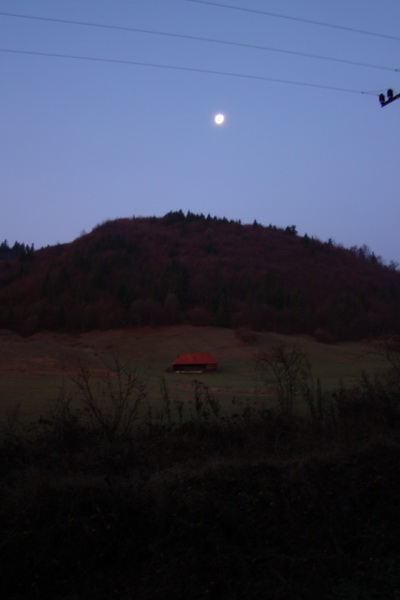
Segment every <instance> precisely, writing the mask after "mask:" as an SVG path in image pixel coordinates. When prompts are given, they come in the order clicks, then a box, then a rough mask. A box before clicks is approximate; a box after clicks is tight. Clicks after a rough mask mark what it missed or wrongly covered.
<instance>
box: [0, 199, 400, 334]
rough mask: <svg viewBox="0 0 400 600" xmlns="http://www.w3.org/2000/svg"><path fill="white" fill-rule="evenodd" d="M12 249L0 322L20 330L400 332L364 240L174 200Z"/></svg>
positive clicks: (391, 271)
mask: <svg viewBox="0 0 400 600" xmlns="http://www.w3.org/2000/svg"><path fill="white" fill-rule="evenodd" d="M22 246H23V245H22ZM23 248H24V252H20V253H19V254H18V253H7V252H4V253H2V255H1V256H0V286H1V287H0V328H7V329H14V330H16V331H19V332H20V333H22V334H24V335H29V334H32V333H34V332H36V331H38V330H41V329H50V330H65V331H86V330H91V329H107V328H114V327H127V326H131V327H137V326H140V327H141V326H148V325H151V326H155V325H163V324H174V323H190V324H194V325H200V326H205V325H215V326H222V327H235V328H239V327H248V328H249V329H254V330H264V331H279V332H284V333H309V334H313V335H316V336H317V337H319V338H320V339H321V341H327V342H329V341H334V340H342V339H351V338H361V337H368V336H377V335H382V334H389V333H390V334H394V333H400V313H399V309H398V307H399V300H400V272H399V271H397V270H396V269H395V268H394V267H393V266H385V265H383V264H382V262H381V260H380V259H379V258H377V257H376V256H375V255H374V254H373V253H372V252H371V251H370V250H369V249H368V248H366V247H363V248H357V247H354V248H350V249H346V248H343V247H341V246H338V245H336V244H335V243H334V242H332V241H331V240H330V241H328V242H321V241H319V240H318V239H315V238H313V237H309V236H307V235H304V236H299V235H297V232H296V228H295V227H294V226H288V227H286V228H283V229H282V228H277V227H274V226H268V227H264V226H261V225H260V224H258V223H257V222H254V223H253V224H252V225H243V224H241V223H240V222H238V221H228V220H227V219H220V218H215V217H210V216H207V217H205V216H204V215H196V214H192V213H187V214H186V215H185V214H184V213H183V212H182V211H176V212H170V213H168V214H166V215H165V216H164V217H161V218H157V217H149V218H132V219H128V218H126V219H117V220H114V221H107V222H105V223H103V224H101V225H98V226H97V227H95V228H94V229H93V231H92V232H91V233H89V234H87V235H84V236H81V237H80V238H78V239H77V240H75V241H74V242H72V243H70V244H63V245H61V244H60V245H57V246H52V247H47V248H44V249H41V250H37V251H33V249H31V250H30V249H28V248H27V247H23ZM28 250H29V251H28Z"/></svg>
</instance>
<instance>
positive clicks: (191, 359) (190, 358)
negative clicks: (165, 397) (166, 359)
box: [172, 352, 218, 373]
mask: <svg viewBox="0 0 400 600" xmlns="http://www.w3.org/2000/svg"><path fill="white" fill-rule="evenodd" d="M217 367H218V363H217V361H216V360H215V359H214V358H213V357H212V356H211V354H208V352H201V353H195V354H178V356H177V357H176V359H175V360H174V362H173V363H172V369H173V371H174V373H205V372H210V371H216V370H217Z"/></svg>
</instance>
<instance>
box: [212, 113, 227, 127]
mask: <svg viewBox="0 0 400 600" xmlns="http://www.w3.org/2000/svg"><path fill="white" fill-rule="evenodd" d="M224 121H225V115H223V114H221V113H218V114H217V115H215V117H214V123H215V124H216V125H222V123H223V122H224Z"/></svg>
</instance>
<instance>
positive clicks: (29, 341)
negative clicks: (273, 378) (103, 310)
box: [0, 326, 386, 420]
mask: <svg viewBox="0 0 400 600" xmlns="http://www.w3.org/2000/svg"><path fill="white" fill-rule="evenodd" d="M279 342H284V343H286V344H289V345H290V344H298V345H299V346H300V347H301V348H302V349H303V351H304V352H305V353H306V355H307V356H308V358H309V360H310V363H311V366H312V373H313V376H314V378H319V379H320V381H321V386H322V389H323V390H325V391H329V390H333V389H336V388H337V387H338V386H339V385H340V384H341V383H343V385H345V386H351V385H352V384H354V383H356V382H357V381H358V379H359V378H360V375H361V372H362V371H363V370H364V371H367V372H368V373H369V374H374V373H375V372H379V371H381V370H382V369H383V368H384V367H385V366H386V365H385V361H384V359H383V357H382V356H381V355H380V354H379V353H378V352H377V350H376V347H374V345H373V344H367V343H355V342H346V343H341V344H335V345H327V344H321V343H318V342H316V341H315V340H314V339H313V338H311V337H306V336H304V337H293V336H282V335H279V334H273V333H258V334H257V335H256V341H255V343H252V344H251V345H248V344H244V343H243V342H242V341H241V340H240V339H239V338H238V336H237V335H236V334H235V332H234V331H232V330H230V329H221V328H214V327H205V328H201V327H192V326H174V327H163V328H145V329H122V330H110V331H95V332H89V333H82V334H75V335H68V334H55V333H39V334H35V335H34V336H31V337H29V338H23V337H19V336H17V335H16V334H14V333H11V332H2V334H1V335H0V358H2V364H1V365H0V402H1V403H0V419H1V418H3V419H4V418H6V417H7V415H9V414H10V412H12V411H13V410H14V409H15V407H16V406H19V411H20V416H21V418H23V419H24V420H35V419H37V418H39V417H40V415H41V414H43V413H46V411H48V409H49V407H50V406H51V405H52V404H53V403H54V401H55V400H56V399H57V397H58V396H59V395H60V390H64V391H65V390H67V392H68V393H73V392H74V385H73V384H72V382H71V379H72V378H73V377H74V375H75V374H76V372H77V369H78V364H85V365H86V366H87V367H88V369H89V370H90V372H91V373H92V375H93V378H94V379H95V380H96V379H97V380H98V381H99V382H100V383H101V379H102V377H104V375H105V371H106V369H105V364H109V362H110V361H111V360H113V358H115V357H118V358H119V359H121V360H123V361H128V362H129V364H131V365H134V366H135V368H137V371H138V374H139V376H140V377H141V378H143V380H144V381H146V382H147V396H148V401H149V403H150V405H151V406H152V407H154V409H155V410H156V409H157V407H158V405H159V402H160V380H161V379H162V378H164V380H165V383H166V385H167V387H168V390H169V394H170V398H171V401H172V402H175V403H176V402H182V403H183V404H184V410H185V411H186V413H187V414H188V413H189V412H190V411H191V403H192V400H193V383H192V382H193V381H194V380H197V381H201V382H202V383H204V384H205V385H206V386H207V387H208V388H210V390H211V392H212V394H213V395H215V396H216V397H217V398H218V401H219V402H220V403H221V406H222V407H223V408H224V409H225V410H227V411H228V412H229V410H235V406H234V405H236V404H237V403H239V404H240V403H245V402H251V403H256V404H261V403H262V404H263V405H265V406H271V407H273V406H274V402H275V398H274V392H273V384H272V382H271V386H268V385H265V383H264V382H261V381H260V379H259V377H258V376H257V373H256V372H255V366H254V358H255V356H256V355H257V354H258V353H259V352H262V351H265V350H268V349H270V348H271V347H273V346H274V345H275V344H277V343H279ZM180 352H209V353H211V354H212V355H213V357H214V358H215V359H216V360H217V362H218V365H219V368H218V371H217V372H215V373H209V374H174V373H170V372H168V367H169V366H170V365H171V363H172V362H173V360H174V359H175V358H176V356H177V354H179V353H180ZM232 402H233V406H232Z"/></svg>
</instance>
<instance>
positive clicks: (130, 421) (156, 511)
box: [0, 346, 400, 600]
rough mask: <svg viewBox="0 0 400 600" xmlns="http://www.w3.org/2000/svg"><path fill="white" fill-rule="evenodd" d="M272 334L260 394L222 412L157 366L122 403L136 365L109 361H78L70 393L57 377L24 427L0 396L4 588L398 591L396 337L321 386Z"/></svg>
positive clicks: (199, 388) (399, 386)
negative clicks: (382, 365) (374, 359)
mask: <svg viewBox="0 0 400 600" xmlns="http://www.w3.org/2000/svg"><path fill="white" fill-rule="evenodd" d="M275 352H276V354H275V357H272V358H273V361H272V362H271V354H270V355H269V356H268V357H266V356H264V359H267V358H268V361H269V362H268V361H267V362H265V360H264V365H263V368H264V370H267V369H269V368H270V367H271V366H273V367H275V369H277V367H281V368H280V369H278V370H277V372H278V377H276V376H275V384H276V386H277V391H278V395H277V403H276V405H275V407H274V408H268V409H267V408H265V407H262V406H261V405H260V406H259V407H258V408H257V407H256V406H253V407H252V406H250V405H249V404H246V403H243V404H242V405H238V406H237V411H236V413H235V414H231V415H229V416H227V415H224V413H223V411H222V410H221V406H220V404H219V402H218V400H217V399H216V398H215V396H214V395H213V393H212V392H211V390H210V389H209V388H208V387H207V386H206V385H205V384H204V383H202V382H200V381H198V382H197V383H195V384H194V386H193V406H194V412H193V414H192V415H191V416H190V418H189V416H188V415H186V416H185V415H184V414H183V412H182V410H181V405H180V404H179V403H174V402H172V401H171V397H170V393H169V389H168V385H167V384H166V383H165V381H164V385H163V386H161V388H160V405H159V409H158V410H157V411H156V412H155V411H151V410H147V412H146V415H147V416H146V418H145V419H141V420H140V421H139V420H138V419H136V417H137V414H138V411H139V407H140V406H142V408H143V405H144V406H145V404H146V397H145V389H144V387H143V381H142V379H141V378H140V376H138V375H137V374H136V373H135V372H134V371H132V370H131V369H130V368H129V366H127V365H126V364H124V363H122V362H120V361H117V362H116V364H115V365H114V366H113V369H114V370H113V377H110V378H108V379H106V380H105V381H104V382H103V384H102V386H101V387H98V385H97V383H98V382H97V381H96V379H93V378H92V376H91V373H90V371H88V370H86V369H85V366H84V365H82V368H81V370H80V371H79V372H78V374H77V375H76V376H75V377H74V383H75V386H76V395H75V397H74V400H75V403H73V402H72V398H71V397H70V396H69V395H68V394H67V393H65V394H60V396H59V397H58V399H57V401H56V402H55V403H54V404H53V406H52V409H51V411H49V413H48V414H46V415H43V417H42V419H41V422H40V423H39V422H38V423H32V424H31V426H30V427H29V429H28V430H25V431H22V432H21V431H20V430H19V427H18V418H17V414H16V413H15V414H14V415H11V414H9V418H8V420H7V421H6V422H4V423H3V435H2V440H1V445H2V448H1V454H0V456H1V462H0V472H1V481H2V489H3V493H2V496H1V501H0V502H1V504H0V509H1V512H0V519H1V529H2V532H3V536H2V544H1V550H0V552H1V565H2V577H1V579H0V589H1V591H2V592H3V595H4V597H7V598H8V599H15V600H17V599H18V600H22V599H24V600H25V599H27V598H41V599H46V598H49V599H50V598H51V599H52V600H54V599H59V600H73V599H78V598H79V599H84V600H86V599H87V600H89V598H90V599H92V598H96V599H100V600H101V599H104V600H105V599H109V598H121V599H126V600H128V599H133V598H134V599H138V600H150V599H151V600H158V599H160V600H161V599H163V600H164V599H165V598H174V599H184V598H185V600H186V599H187V598H195V599H203V598H215V599H218V600H221V599H222V600H223V599H225V598H226V599H228V598H229V599H230V600H231V599H238V600H239V599H242V598H271V599H274V600H283V599H284V600H299V599H304V600H313V599H315V600H317V599H318V600H320V599H321V598H324V599H326V600H330V599H331V600H342V599H345V600H347V599H349V600H350V599H353V598H354V599H365V600H367V599H368V600H372V599H375V598H376V599H377V598H393V599H396V598H399V589H400V572H399V570H398V564H399V561H400V542H399V539H400V526H399V524H398V523H399V520H398V518H397V513H398V506H399V502H400V368H399V364H400V363H399V361H398V354H397V353H394V352H389V353H388V355H387V358H388V359H389V365H388V370H387V371H386V372H385V373H384V374H381V375H379V376H375V377H371V376H368V375H367V374H366V373H364V374H363V375H362V377H361V379H360V381H359V382H358V384H357V385H355V386H353V387H352V388H348V389H346V388H344V387H339V388H338V389H337V390H336V392H335V393H334V394H329V395H327V394H325V393H323V392H322V391H321V389H320V387H319V386H318V382H315V381H313V380H312V379H310V378H309V377H308V376H307V369H306V366H307V365H306V363H305V362H304V359H305V356H304V354H303V353H302V350H301V349H298V348H295V347H293V346H292V347H282V346H280V347H278V346H277V347H276V348H275ZM291 357H292V358H293V357H294V358H296V360H295V361H294V363H293V362H290V360H288V359H290V358H291ZM261 358H262V356H261ZM261 362H262V361H261ZM285 364H287V365H288V369H287V371H285V367H284V365H285ZM293 364H294V365H295V368H294V367H293ZM299 365H300V367H301V368H300V369H299V368H298V367H299ZM286 376H288V377H289V379H287V377H286ZM279 378H280V379H279ZM285 381H286V383H287V382H289V385H286V384H285ZM279 386H281V387H280V388H279ZM279 390H280V391H279ZM292 392H294V393H293V395H291V394H292ZM300 393H301V394H302V397H303V400H304V401H305V402H306V406H307V407H308V410H307V412H306V413H305V412H304V411H303V412H302V413H301V414H300V413H298V412H297V411H296V405H297V401H298V397H299V394H300ZM279 394H281V395H279ZM77 400H79V403H78V404H77V403H76V401H77Z"/></svg>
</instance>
